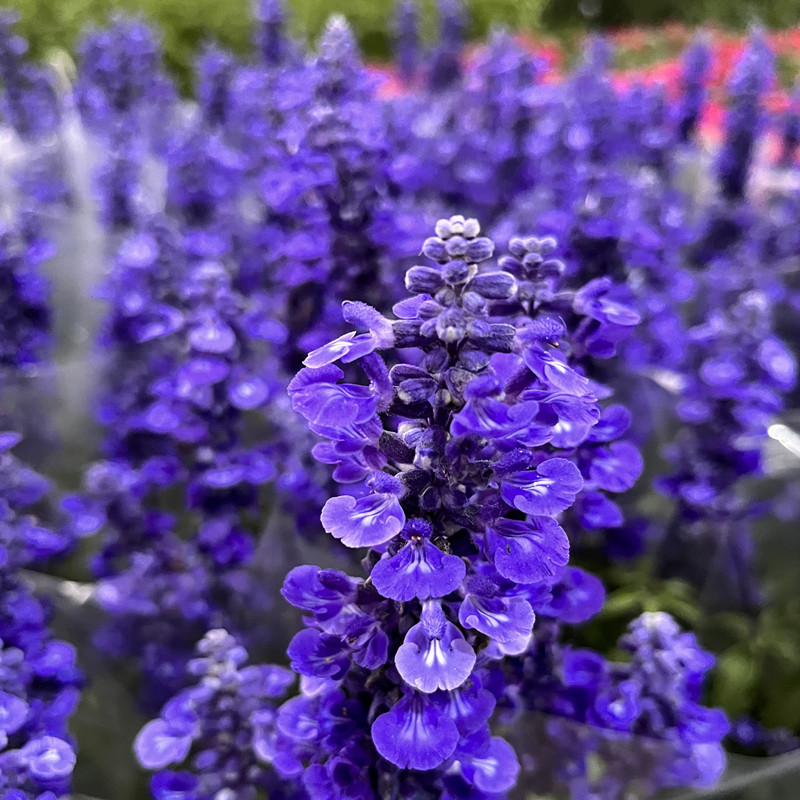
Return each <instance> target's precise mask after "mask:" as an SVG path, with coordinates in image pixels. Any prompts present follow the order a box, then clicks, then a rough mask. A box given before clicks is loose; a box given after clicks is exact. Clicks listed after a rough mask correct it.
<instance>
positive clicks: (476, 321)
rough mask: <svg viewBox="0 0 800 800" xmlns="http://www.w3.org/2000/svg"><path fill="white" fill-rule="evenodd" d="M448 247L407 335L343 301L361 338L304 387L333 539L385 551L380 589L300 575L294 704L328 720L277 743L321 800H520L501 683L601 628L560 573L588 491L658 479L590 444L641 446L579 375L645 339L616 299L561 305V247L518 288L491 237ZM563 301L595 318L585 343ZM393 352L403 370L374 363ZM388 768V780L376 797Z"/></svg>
mask: <svg viewBox="0 0 800 800" xmlns="http://www.w3.org/2000/svg"><path fill="white" fill-rule="evenodd" d="M436 234H437V235H436V236H434V237H431V238H429V239H427V240H426V241H425V243H424V246H423V253H424V254H425V256H426V257H427V258H428V260H429V264H428V265H425V266H414V267H412V268H411V269H409V270H408V271H407V273H406V287H407V289H408V290H409V292H410V293H411V295H412V296H411V297H410V298H409V299H407V300H404V301H402V302H400V303H398V304H397V305H395V307H394V313H395V316H396V319H395V320H393V321H389V320H388V319H386V318H385V317H383V316H381V315H380V314H379V313H378V312H376V311H375V310H374V309H372V308H371V307H370V306H367V305H365V304H363V303H357V302H348V303H345V305H344V316H345V319H346V320H347V321H349V322H350V323H351V324H353V325H354V326H355V327H356V329H357V330H356V331H355V332H352V333H348V334H345V335H344V336H342V337H340V338H338V339H336V340H334V341H333V342H330V343H329V344H327V345H323V346H322V347H320V348H318V349H317V350H315V351H313V352H312V353H310V354H309V356H308V357H307V359H306V361H305V363H306V365H307V366H306V368H305V369H303V370H301V372H300V373H299V374H298V376H297V377H296V378H295V379H294V381H293V382H292V384H291V385H290V387H289V393H290V395H291V397H292V402H293V405H294V407H295V409H296V410H297V411H299V412H300V413H301V414H302V415H303V416H304V417H305V418H306V419H307V420H308V422H309V426H310V428H311V429H312V430H313V431H314V432H315V433H317V434H318V435H320V436H322V437H324V438H325V439H327V441H325V442H323V443H321V444H318V445H317V446H316V447H315V449H314V454H315V456H316V458H318V459H319V460H321V461H323V462H325V463H329V464H331V465H335V469H334V478H335V480H336V481H337V482H338V483H339V484H341V485H342V489H343V490H344V492H345V493H343V494H341V495H340V496H338V497H334V498H331V499H330V500H328V502H327V503H326V504H325V507H324V508H323V511H322V523H323V526H324V527H325V529H326V530H327V531H328V532H329V533H330V534H331V535H332V536H334V537H335V538H337V539H339V540H340V541H342V542H343V543H344V544H345V545H347V546H348V547H353V548H362V547H368V548H370V551H369V554H368V555H367V557H366V559H365V562H364V563H365V565H366V566H367V568H368V569H369V572H370V575H369V580H368V581H364V580H363V579H356V578H351V577H348V576H346V575H344V574H343V573H341V572H338V571H331V570H320V569H319V568H317V567H312V566H305V567H298V568H297V569H295V570H293V571H292V572H291V573H290V574H289V576H288V577H287V580H286V583H285V585H284V590H283V593H284V596H285V597H286V598H287V599H288V600H289V601H290V602H291V603H292V604H293V605H295V606H297V607H298V608H301V609H302V610H303V611H305V612H306V613H307V617H306V624H307V627H306V628H305V629H304V630H302V631H301V632H300V633H298V634H297V636H295V638H294V640H293V641H292V643H291V645H290V646H289V650H288V654H289V657H290V658H291V659H292V666H293V668H294V669H295V671H297V672H299V673H300V674H301V675H303V676H304V695H305V696H304V697H302V698H300V699H298V700H297V701H296V702H297V703H302V704H303V707H304V708H305V711H304V717H308V716H316V717H317V718H318V719H319V718H324V717H325V716H327V715H328V714H330V715H333V718H332V719H331V720H330V723H328V722H326V721H324V719H320V722H321V723H322V724H320V725H318V726H317V727H318V735H317V736H315V737H314V741H313V747H311V744H312V742H310V741H308V737H307V735H306V734H305V733H304V732H303V728H302V727H300V728H298V727H295V726H292V727H289V726H284V727H281V726H279V728H278V733H277V740H276V744H275V755H274V757H273V763H274V764H275V766H276V769H278V771H279V772H281V773H282V774H284V775H286V776H292V775H294V774H296V773H297V772H298V771H299V770H300V769H302V767H303V765H306V770H305V773H304V775H305V776H313V777H304V782H305V785H306V788H307V790H308V791H309V792H310V794H311V795H312V796H313V797H328V796H342V795H336V794H335V793H336V792H337V791H339V792H341V791H345V789H344V781H345V778H346V776H353V775H357V774H360V775H363V779H362V781H361V784H359V785H363V786H364V788H360V789H359V790H358V791H360V792H361V794H359V795H357V796H359V797H361V796H364V797H373V796H383V794H382V793H383V792H384V791H388V788H387V789H383V788H382V787H389V786H396V787H397V791H401V792H402V791H408V790H409V788H408V787H412V786H414V785H416V784H415V780H416V779H415V778H414V773H404V772H400V773H397V772H396V770H394V769H393V768H391V767H389V765H394V766H395V767H399V768H401V770H402V769H405V768H410V769H411V770H422V771H430V770H436V773H435V774H434V775H431V776H426V777H425V778H424V780H425V785H426V786H430V785H431V781H434V780H435V781H436V782H437V785H438V786H440V789H439V791H441V792H444V793H445V794H442V796H448V797H449V796H451V795H450V794H447V793H448V792H449V793H452V794H453V796H456V793H457V792H461V791H464V789H459V788H457V787H461V786H465V787H471V788H470V789H469V791H472V792H475V793H476V794H475V796H484V794H487V793H488V794H490V795H493V794H501V793H504V792H505V791H507V790H508V789H509V788H510V787H511V786H512V785H513V783H514V780H515V777H516V774H517V769H518V767H517V765H516V760H515V758H514V756H513V751H512V750H511V749H510V748H509V747H508V745H507V744H506V743H505V742H504V741H502V740H500V739H493V738H492V737H491V736H490V734H489V731H488V727H487V720H488V718H489V716H490V715H491V711H492V708H493V705H494V703H493V702H492V701H491V696H490V695H489V694H488V693H487V692H486V691H483V690H482V688H481V687H482V681H483V679H484V678H483V676H484V674H485V669H486V665H488V664H490V663H492V662H493V661H495V660H497V659H502V658H503V657H504V656H506V655H508V654H519V653H522V652H524V651H525V649H526V648H527V647H528V646H529V643H530V639H531V629H532V626H533V622H534V614H535V613H536V612H538V613H542V614H545V615H549V616H552V617H556V618H563V619H566V620H570V621H578V620H580V619H585V618H587V617H588V616H591V614H592V613H594V612H595V611H596V610H597V608H599V605H600V604H601V603H602V596H603V592H602V587H601V586H600V584H599V582H598V581H597V580H596V579H595V578H593V577H592V576H590V575H588V574H586V573H583V572H582V571H581V570H578V569H575V568H565V567H566V564H567V559H568V551H569V540H568V537H567V534H566V533H565V531H564V529H563V528H562V527H561V526H560V524H559V522H558V518H559V517H560V516H561V514H562V513H563V512H565V511H566V510H567V509H568V508H569V507H570V506H572V505H573V503H574V502H575V498H576V496H578V494H579V493H580V492H581V490H582V489H583V488H584V485H585V484H588V486H589V487H590V488H594V487H597V489H610V490H611V491H620V490H622V489H623V488H624V485H627V484H629V483H630V482H632V481H634V480H635V478H636V477H637V475H638V472H639V471H640V469H641V463H640V459H639V456H638V453H637V452H636V451H635V449H633V448H629V447H626V446H623V445H621V444H619V443H612V444H611V445H610V448H606V447H605V446H598V445H597V444H595V443H590V444H588V447H587V449H586V450H581V445H582V444H583V443H584V442H587V443H588V442H589V440H590V437H591V434H590V431H591V430H593V429H594V428H597V429H599V430H602V431H603V433H602V435H600V436H598V438H597V442H603V443H604V444H605V443H608V442H613V440H615V439H616V438H617V437H618V435H619V434H620V433H621V432H622V431H623V430H624V428H625V427H626V425H625V422H624V420H622V419H618V418H615V413H617V412H613V411H612V413H611V415H610V417H608V418H607V419H606V421H605V423H602V422H601V411H600V408H599V406H598V402H597V394H596V391H597V389H598V388H599V387H597V386H596V384H594V383H593V382H592V381H591V380H590V379H589V378H588V377H586V376H585V375H584V374H583V372H582V371H579V370H577V369H576V368H575V367H573V366H572V364H571V361H572V357H577V355H578V352H577V348H578V347H579V346H583V347H584V348H588V349H589V350H591V348H592V346H593V345H596V346H597V347H598V348H599V349H600V350H601V351H602V350H604V349H605V348H606V346H607V345H603V344H600V343H603V342H607V341H608V340H609V338H610V339H611V340H613V335H611V331H612V330H613V329H614V328H616V327H620V326H621V327H627V326H630V325H631V324H634V323H635V322H636V320H637V317H636V315H635V313H633V312H630V311H629V310H628V309H627V308H626V307H625V306H624V305H623V304H621V303H619V302H617V301H614V300H613V299H612V292H611V290H612V287H611V285H610V284H609V283H607V282H602V281H601V282H599V283H595V284H590V285H588V286H586V287H584V289H583V290H582V291H580V292H577V293H574V294H573V295H570V296H569V297H560V298H559V297H558V292H557V289H558V285H559V279H560V276H561V273H562V272H563V264H561V263H560V262H558V261H557V260H556V259H554V258H548V256H549V254H550V253H552V250H553V248H554V243H553V242H550V241H539V240H536V239H529V240H513V241H512V244H511V253H512V254H511V255H510V256H509V257H507V258H505V259H503V260H501V262H500V267H506V268H507V269H502V268H498V267H493V266H491V264H490V259H491V258H492V254H493V250H494V246H493V243H492V242H491V240H489V239H487V238H485V237H481V236H480V235H479V234H480V229H479V226H478V223H477V222H476V221H475V220H473V219H464V218H463V217H452V218H450V219H449V220H441V221H440V222H439V223H437V226H436ZM559 300H560V301H561V303H563V304H564V305H565V306H566V307H567V308H569V309H570V310H572V311H573V312H574V313H576V316H577V315H578V314H581V315H583V316H584V318H585V321H584V324H583V328H582V330H580V331H575V332H573V336H574V338H572V339H571V340H570V339H567V338H565V337H566V334H567V327H566V325H565V323H564V321H562V319H561V318H560V317H559V316H558V315H557V313H555V309H556V308H557V307H558V305H559ZM548 312H551V313H548ZM559 345H561V347H559ZM392 348H394V349H396V350H397V353H398V355H397V356H395V357H394V358H393V361H394V363H393V365H392V366H391V369H389V366H388V365H387V363H386V361H385V360H384V358H383V357H382V356H381V355H379V353H378V351H381V350H383V351H387V350H389V351H391V349H392ZM400 354H403V357H402V358H401V357H400ZM336 361H341V362H342V363H343V365H345V366H346V368H347V369H348V370H350V371H352V370H353V369H354V366H349V365H351V364H352V365H355V364H358V365H359V366H360V367H361V369H362V370H363V372H364V374H365V375H366V377H367V378H368V380H369V385H367V386H365V385H362V384H356V383H342V382H341V381H342V379H343V378H344V377H345V372H344V371H343V370H342V369H340V368H339V367H338V366H336V365H335V362H336ZM618 416H619V415H618V414H617V417H618ZM612 465H613V466H612ZM582 471H583V472H585V473H586V475H587V478H584V476H583V475H582ZM614 471H616V473H617V474H616V480H614V479H611V473H612V472H614ZM600 496H602V495H600ZM365 687H367V688H368V689H369V694H368V696H364V689H365ZM338 698H343V699H344V701H345V702H346V703H348V704H350V703H352V704H354V706H355V707H359V706H360V710H359V711H358V713H356V712H355V711H354V712H347V717H348V720H349V723H348V726H347V727H348V730H349V738H350V739H351V740H352V742H353V746H352V752H350V751H349V749H348V750H342V745H341V740H340V739H338V738H337V737H336V736H335V731H336V728H337V727H338V723H337V722H336V717H337V716H340V715H341V712H339V711H337V710H336V708H335V705H336V704H338V703H340V702H342V700H340V699H338ZM329 704H332V705H330V706H329ZM297 724H298V725H299V724H300V721H299V720H298V721H297ZM329 725H331V726H333V727H332V728H330V734H328V733H327V731H328V726H329ZM359 729H360V731H359ZM357 731H359V732H358V733H356V732H357ZM329 736H330V737H331V738H329ZM373 748H374V751H376V752H377V754H378V755H379V756H380V757H381V758H382V759H384V762H385V763H386V768H382V769H381V770H380V774H379V775H378V777H377V778H368V777H367V773H366V772H365V770H366V769H367V767H368V765H370V764H372V763H373V760H374V756H370V755H369V753H370V752H371V751H372V749H373ZM384 762H380V763H384ZM347 780H348V781H350V780H352V778H351V777H348V778H347ZM370 780H371V781H372V783H371V788H366V787H367V785H369V781H370ZM402 787H406V788H402ZM448 787H449V788H448ZM331 793H333V794H331ZM347 796H351V795H347ZM352 796H356V795H352ZM457 796H460V795H457Z"/></svg>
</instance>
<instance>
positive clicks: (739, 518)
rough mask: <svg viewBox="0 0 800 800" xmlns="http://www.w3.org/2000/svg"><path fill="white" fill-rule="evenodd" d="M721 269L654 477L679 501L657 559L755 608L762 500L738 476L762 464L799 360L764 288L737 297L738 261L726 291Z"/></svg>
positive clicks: (664, 567) (718, 601) (722, 596)
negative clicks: (677, 426)
mask: <svg viewBox="0 0 800 800" xmlns="http://www.w3.org/2000/svg"><path fill="white" fill-rule="evenodd" d="M735 263H736V262H734V264H735ZM723 274H729V275H730V274H731V264H730V263H729V262H728V261H727V260H725V261H722V262H721V263H720V264H719V265H718V266H717V268H716V269H712V270H711V271H710V272H709V274H708V276H707V280H708V281H709V286H714V287H715V291H716V292H717V294H716V296H714V299H713V300H712V301H711V308H709V309H708V311H707V312H706V317H705V319H704V320H703V321H702V322H701V323H699V324H697V325H696V326H695V327H693V328H691V329H690V330H689V348H688V351H687V359H686V362H685V364H684V366H683V371H682V380H683V386H682V389H683V392H682V397H681V399H680V401H679V403H678V406H677V413H678V416H679V418H680V420H681V422H682V423H683V427H682V429H681V430H680V431H679V433H678V435H677V437H676V440H675V442H674V443H672V444H671V445H670V447H669V448H668V450H667V456H668V458H669V460H670V462H671V463H672V466H673V471H672V474H671V475H669V476H666V477H664V478H662V479H660V480H659V482H658V485H659V487H660V488H661V489H662V490H663V491H665V492H666V493H667V494H669V495H670V496H671V497H673V498H675V500H676V504H677V505H676V509H675V512H674V516H673V519H672V521H671V524H670V526H669V528H668V530H667V533H666V536H665V538H664V540H663V542H662V543H661V547H660V551H659V559H658V565H659V567H658V568H659V570H660V572H661V574H662V575H681V576H682V577H684V578H687V579H689V580H690V581H691V582H692V583H694V584H695V585H696V586H698V588H705V589H706V590H707V594H706V597H707V599H708V602H710V603H711V605H713V606H715V607H720V605H722V606H724V607H729V608H730V607H733V608H738V609H746V610H750V611H753V610H754V609H756V608H757V607H758V605H759V604H760V602H761V598H760V591H759V589H758V587H757V586H756V584H755V579H754V576H753V574H752V570H751V566H750V561H751V551H752V546H753V545H752V540H751V536H750V531H749V529H750V525H751V521H752V518H753V517H754V516H756V515H758V514H759V513H763V507H762V506H761V504H759V503H755V502H753V501H752V500H751V499H750V498H749V496H748V493H747V492H745V491H744V489H743V485H742V484H743V481H744V480H746V479H747V478H749V477H751V476H755V475H758V474H760V473H761V469H762V466H761V458H762V453H761V450H762V442H763V440H764V438H765V436H766V433H767V428H768V426H769V425H770V424H771V421H772V419H774V417H775V415H777V414H779V413H780V412H781V411H782V409H783V395H784V394H785V393H786V392H788V391H789V390H791V389H792V388H793V387H794V385H795V383H796V375H797V365H796V360H795V358H794V356H793V355H792V353H791V352H790V351H789V350H788V349H787V348H786V346H785V345H784V344H783V342H782V341H781V340H780V339H779V338H778V337H777V336H776V335H775V332H774V323H773V307H772V303H771V302H770V300H769V297H768V296H767V295H766V294H765V293H764V292H762V291H759V290H758V289H756V288H751V289H750V290H749V291H745V292H744V293H742V294H741V295H740V296H739V297H738V298H737V297H735V296H734V295H735V294H738V292H739V289H740V288H741V287H740V286H739V285H736V284H737V283H739V282H741V281H743V280H744V275H746V271H745V268H744V267H743V266H742V268H740V269H736V270H735V271H734V273H733V274H735V275H736V276H738V277H737V278H733V280H734V281H735V282H736V283H734V286H733V287H731V290H732V291H729V292H725V291H724V290H723V287H724V282H723V278H722V275H723ZM707 296H708V297H709V299H711V298H712V295H711V294H710V293H709V294H708V295H707ZM717 303H719V305H717ZM689 551H691V552H692V553H693V556H692V557H691V558H689V557H687V554H688V552H689Z"/></svg>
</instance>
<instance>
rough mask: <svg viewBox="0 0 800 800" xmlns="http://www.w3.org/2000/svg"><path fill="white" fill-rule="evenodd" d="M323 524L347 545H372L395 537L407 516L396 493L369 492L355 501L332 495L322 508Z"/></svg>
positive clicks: (346, 496)
mask: <svg viewBox="0 0 800 800" xmlns="http://www.w3.org/2000/svg"><path fill="white" fill-rule="evenodd" d="M321 519H322V527H323V528H325V530H326V531H327V532H328V533H330V534H331V535H332V536H335V537H336V538H337V539H341V541H342V544H346V545H347V546H348V547H374V546H375V545H378V544H383V543H384V542H388V541H389V540H390V539H394V537H395V536H397V534H398V533H400V531H401V530H402V529H403V526H404V525H405V523H406V517H405V514H404V513H403V509H402V507H401V506H400V501H399V500H398V498H397V495H395V494H390V493H382V492H381V493H377V494H370V495H367V496H366V497H361V498H359V499H358V500H356V499H355V498H354V497H351V496H350V495H343V496H342V497H332V498H330V499H329V500H328V502H327V503H325V507H324V508H323V509H322V516H321Z"/></svg>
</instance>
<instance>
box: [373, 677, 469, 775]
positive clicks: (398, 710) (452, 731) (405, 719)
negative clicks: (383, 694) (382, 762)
mask: <svg viewBox="0 0 800 800" xmlns="http://www.w3.org/2000/svg"><path fill="white" fill-rule="evenodd" d="M372 741H373V743H374V744H375V749H376V750H377V751H378V753H380V755H381V756H383V757H384V758H385V759H386V760H387V761H389V762H391V763H392V764H394V765H395V766H398V767H400V768H401V769H419V770H429V769H435V768H436V767H438V766H439V765H440V764H442V763H443V762H444V761H446V760H447V759H448V758H450V756H451V755H452V754H453V752H454V751H455V749H456V745H457V744H458V728H457V727H456V724H455V722H453V720H452V719H450V717H449V716H448V715H447V714H445V713H444V712H443V711H441V710H440V709H439V708H437V706H436V705H434V703H433V702H432V701H431V700H430V699H429V698H427V697H426V696H425V695H421V694H418V693H417V692H408V693H407V694H405V695H404V696H403V697H402V698H401V699H400V700H399V701H398V702H397V704H396V705H395V706H394V707H393V708H392V709H391V710H389V711H387V712H386V713H385V714H381V715H380V716H379V717H378V718H377V719H376V720H375V722H373V724H372Z"/></svg>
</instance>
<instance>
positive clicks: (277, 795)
mask: <svg viewBox="0 0 800 800" xmlns="http://www.w3.org/2000/svg"><path fill="white" fill-rule="evenodd" d="M246 661H247V652H246V651H245V649H244V648H243V647H241V646H240V645H239V644H237V642H236V640H235V639H234V638H233V637H232V636H231V635H230V634H228V633H227V632H226V631H224V630H221V629H216V630H212V631H209V632H208V633H207V634H206V635H205V636H204V637H203V639H202V641H200V642H199V643H198V645H197V656H196V657H195V658H194V659H192V660H191V661H190V662H189V663H188V665H187V671H188V675H189V677H190V681H191V683H192V685H191V686H189V687H188V688H186V689H184V690H182V691H181V692H179V693H178V694H176V695H175V696H174V697H173V698H171V699H170V701H169V702H168V703H167V704H166V705H165V706H164V708H163V710H162V711H161V715H160V716H159V717H158V718H157V719H155V720H153V721H152V722H149V723H148V724H147V725H145V727H144V728H143V729H142V730H141V732H140V733H139V735H138V736H137V738H136V743H135V751H136V756H137V758H138V760H139V763H140V764H141V765H142V766H143V767H145V768H146V769H149V770H154V771H156V774H155V775H154V776H153V779H152V784H151V789H152V792H153V797H154V798H155V799H156V800H180V799H183V800H190V798H191V799H192V800H219V798H226V797H230V798H234V797H235V798H241V800H254V799H255V798H256V797H257V796H261V793H262V792H267V793H268V795H269V797H270V798H274V799H275V800H304V798H305V797H306V795H305V794H304V793H303V792H302V791H301V790H300V789H299V788H297V787H294V788H293V787H291V786H289V785H288V784H287V783H286V782H283V781H281V780H280V779H279V778H277V776H276V775H275V773H274V771H273V770H272V769H270V768H269V767H267V766H265V765H264V764H263V762H261V761H260V759H259V754H260V753H261V752H262V750H263V749H264V748H268V747H269V741H268V738H267V739H265V738H264V731H265V730H269V729H271V728H272V727H274V724H275V719H276V717H277V715H278V713H279V712H278V708H277V706H278V703H279V702H280V701H281V700H282V699H283V698H284V697H285V696H286V694H287V692H288V691H289V688H290V687H291V685H292V683H293V682H294V680H295V676H294V674H293V673H292V672H290V671H289V670H288V669H286V668H284V667H276V666H245V662H246ZM170 765H179V766H181V765H182V766H183V769H181V770H180V771H178V772H175V771H172V770H166V769H164V768H165V767H168V766H170Z"/></svg>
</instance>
